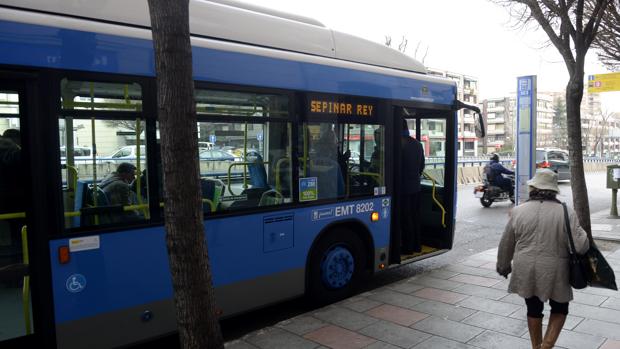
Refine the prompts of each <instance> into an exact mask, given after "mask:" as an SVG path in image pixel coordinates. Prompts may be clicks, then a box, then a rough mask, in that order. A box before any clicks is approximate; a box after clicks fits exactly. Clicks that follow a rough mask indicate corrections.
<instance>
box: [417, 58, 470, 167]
mask: <svg viewBox="0 0 620 349" xmlns="http://www.w3.org/2000/svg"><path fill="white" fill-rule="evenodd" d="M427 72H428V74H429V75H434V76H441V77H444V78H448V79H451V80H454V81H456V83H457V85H458V91H457V98H458V99H459V100H460V101H462V102H465V103H467V104H472V105H476V104H478V78H475V77H472V76H468V75H464V74H459V73H454V72H450V71H446V70H441V69H433V68H427ZM436 137H439V136H436ZM441 137H444V138H445V135H442V136H441ZM478 145H479V140H478V138H477V137H476V133H475V129H474V115H473V112H472V111H471V110H460V111H459V112H458V156H478Z"/></svg>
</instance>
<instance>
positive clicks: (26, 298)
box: [22, 225, 32, 334]
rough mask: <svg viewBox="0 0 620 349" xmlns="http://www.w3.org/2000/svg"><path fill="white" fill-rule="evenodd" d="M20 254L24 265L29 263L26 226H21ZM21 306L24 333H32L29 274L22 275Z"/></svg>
mask: <svg viewBox="0 0 620 349" xmlns="http://www.w3.org/2000/svg"><path fill="white" fill-rule="evenodd" d="M22 256H23V261H24V265H26V266H28V265H29V264H30V257H29V255H28V228H27V226H25V225H24V226H23V227H22ZM22 307H23V309H24V324H25V326H26V334H32V326H31V319H30V275H24V286H23V287H22Z"/></svg>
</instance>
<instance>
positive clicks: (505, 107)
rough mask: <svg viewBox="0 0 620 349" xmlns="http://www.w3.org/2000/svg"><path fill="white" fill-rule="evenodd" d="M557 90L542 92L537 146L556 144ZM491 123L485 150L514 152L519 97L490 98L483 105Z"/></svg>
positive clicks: (539, 96)
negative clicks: (555, 103) (554, 118)
mask: <svg viewBox="0 0 620 349" xmlns="http://www.w3.org/2000/svg"><path fill="white" fill-rule="evenodd" d="M555 96H556V94H555V93H538V97H537V102H536V108H537V112H536V113H537V114H536V120H537V124H536V146H537V147H541V148H544V147H553V146H554V144H553V140H554V130H555V128H554V124H553V116H554V112H555V109H554V98H555ZM480 105H481V107H480V109H481V111H482V116H483V118H484V121H485V124H486V125H487V136H486V137H485V138H484V139H483V140H482V142H480V143H481V153H482V154H491V153H496V152H501V153H510V154H514V149H515V147H516V141H517V140H516V121H517V111H516V98H515V96H510V97H498V98H488V99H485V100H483V101H482V103H481V104H480Z"/></svg>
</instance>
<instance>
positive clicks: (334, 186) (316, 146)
mask: <svg viewBox="0 0 620 349" xmlns="http://www.w3.org/2000/svg"><path fill="white" fill-rule="evenodd" d="M328 126H330V127H331V125H328ZM310 146H311V150H310V163H309V166H308V174H307V177H317V192H318V194H317V195H318V199H329V198H337V197H342V196H344V176H343V173H342V169H341V167H340V164H339V162H338V158H339V156H338V141H337V138H336V134H335V133H334V131H333V130H332V129H324V130H323V131H322V132H321V135H320V137H319V139H318V140H316V141H314V142H312V143H311V145H310Z"/></svg>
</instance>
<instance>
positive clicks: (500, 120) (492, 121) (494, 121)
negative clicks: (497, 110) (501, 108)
mask: <svg viewBox="0 0 620 349" xmlns="http://www.w3.org/2000/svg"><path fill="white" fill-rule="evenodd" d="M505 123H506V119H504V118H495V119H487V124H505Z"/></svg>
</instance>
